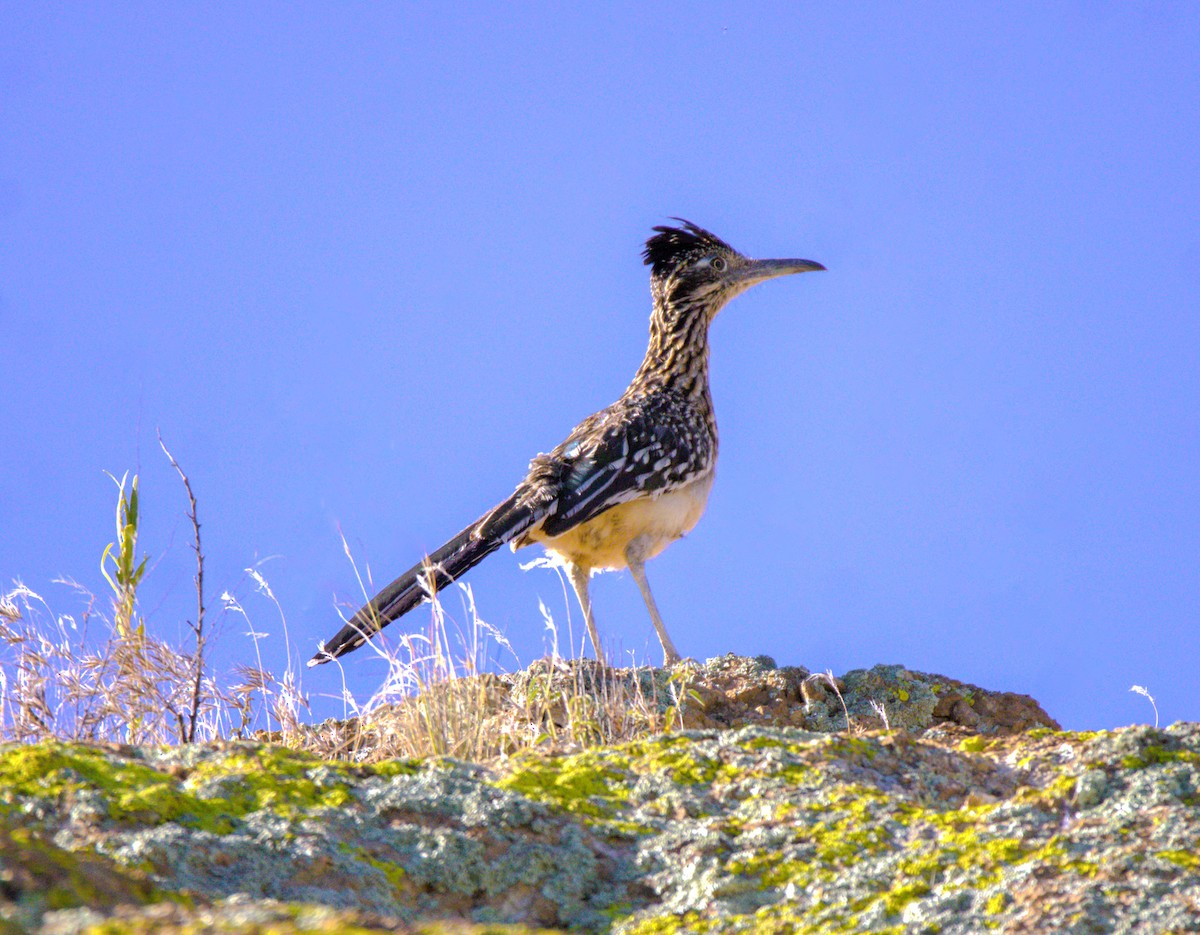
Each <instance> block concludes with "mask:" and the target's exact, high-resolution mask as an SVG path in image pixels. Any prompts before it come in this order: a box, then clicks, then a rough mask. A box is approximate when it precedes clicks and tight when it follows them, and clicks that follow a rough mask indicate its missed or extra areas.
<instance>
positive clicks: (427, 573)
mask: <svg viewBox="0 0 1200 935" xmlns="http://www.w3.org/2000/svg"><path fill="white" fill-rule="evenodd" d="M519 493H520V491H518V492H517V493H514V494H513V495H512V496H511V497H509V498H508V499H507V500H505V501H504V502H503V503H501V504H500V505H499V506H497V507H496V508H495V509H493V510H491V511H490V512H489V513H487V514H486V515H485V516H483V517H481V518H480V519H478V520H477V521H475V522H474V523H472V524H471V525H470V526H468V527H467V528H466V529H464V530H463V531H462V532H460V533H459V534H458V535H457V536H455V537H454V538H453V539H451V540H450V541H449V542H447V543H446V544H445V545H443V546H442V547H441V548H440V549H438V550H436V551H435V552H433V553H432V554H430V555H429V556H427V557H426V558H425V559H423V560H422V561H420V562H418V563H417V564H416V565H413V567H412V568H410V569H409V570H408V571H406V572H405V573H404V574H402V575H401V576H400V577H399V578H397V579H396V580H395V581H393V582H392V583H391V584H389V585H388V586H387V587H386V588H384V589H383V590H382V591H380V592H379V593H378V594H376V595H375V596H374V597H373V598H371V600H370V601H369V602H368V603H367V604H366V605H365V606H363V607H362V608H361V609H359V611H358V612H357V613H355V615H354V616H353V617H351V618H350V620H349V622H348V623H347V624H346V625H345V626H344V627H342V628H341V629H340V630H338V632H337V633H335V634H334V636H333V638H332V639H331V640H329V641H328V642H327V643H325V644H323V645H322V646H321V648H320V650H319V651H318V652H317V654H316V655H315V656H313V657H312V659H310V660H309V662H308V664H309V665H310V666H315V665H320V664H321V663H323V662H329V661H330V660H332V659H336V658H338V656H344V655H345V654H346V653H348V652H350V651H351V650H353V649H357V648H358V647H359V646H362V645H363V643H365V642H366V641H367V640H368V639H370V638H371V637H372V636H374V635H375V634H376V633H378V632H379V631H380V630H382V629H383V628H384V627H386V626H387V625H388V624H389V623H391V622H392V621H393V620H398V619H399V618H400V617H403V616H404V615H405V614H406V613H408V612H409V611H410V610H412V609H413V608H414V607H416V606H417V605H418V604H420V603H421V601H423V600H424V599H425V597H426V596H427V595H428V594H429V592H430V591H440V590H441V589H442V588H445V587H446V586H447V585H449V584H450V583H451V582H453V581H455V580H457V579H458V578H459V577H460V576H462V575H464V574H466V573H467V572H468V571H470V570H471V569H472V568H474V567H475V566H476V565H478V564H479V563H480V562H482V561H483V560H484V559H485V558H487V557H488V556H489V555H491V554H492V553H493V552H495V551H496V550H497V549H498V548H500V546H502V545H503V544H504V543H506V542H508V541H509V540H510V539H512V538H513V537H514V536H517V535H519V534H520V533H521V532H524V531H525V530H526V529H528V528H529V527H530V526H531V525H532V524H533V523H535V522H537V521H538V519H540V518H541V516H542V515H543V514H544V510H535V509H533V508H531V507H530V506H528V505H522V504H520V503H519V502H518V495H519Z"/></svg>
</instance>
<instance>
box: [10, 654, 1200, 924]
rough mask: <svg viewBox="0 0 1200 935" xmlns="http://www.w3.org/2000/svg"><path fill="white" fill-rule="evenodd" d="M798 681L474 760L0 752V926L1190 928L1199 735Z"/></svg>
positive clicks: (1021, 703) (952, 686) (845, 682)
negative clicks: (691, 719) (646, 728)
mask: <svg viewBox="0 0 1200 935" xmlns="http://www.w3.org/2000/svg"><path fill="white" fill-rule="evenodd" d="M646 677H648V678H650V679H657V678H659V677H660V676H659V675H658V674H652V675H649V676H646ZM666 677H669V678H678V677H677V676H676V674H675V673H669V674H668V675H667V676H666ZM810 678H811V677H810V675H809V673H807V672H806V671H805V670H802V669H778V668H775V667H774V666H773V664H770V662H769V660H764V659H761V658H760V659H740V660H739V659H736V658H735V657H724V658H723V659H721V660H715V661H713V662H710V663H708V664H706V665H705V666H699V667H695V669H694V670H693V671H692V672H691V673H690V674H687V675H685V676H683V681H684V682H685V683H688V684H691V685H692V686H693V689H689V690H688V691H689V692H691V691H693V690H694V694H690V693H689V694H687V695H686V697H687V698H690V699H691V700H692V702H693V704H694V705H695V707H694V708H692V710H693V712H699V713H700V714H701V715H702V716H703V717H704V718H707V719H708V720H709V721H711V722H712V724H714V725H717V726H708V727H705V728H703V729H689V730H683V731H678V732H674V733H670V734H666V735H658V736H653V737H648V738H645V739H642V740H637V741H634V742H629V743H623V744H617V745H611V746H605V747H591V748H587V749H581V750H579V751H577V752H571V753H558V754H545V753H534V752H524V753H520V754H517V755H514V756H511V757H507V758H504V759H500V760H496V761H493V762H490V763H488V764H486V765H483V764H469V763H462V762H456V761H452V760H445V759H442V760H427V761H388V762H382V763H377V764H373V765H366V764H357V765H355V764H349V763H345V762H339V761H329V760H323V759H320V758H318V757H315V756H312V755H310V754H305V753H300V752H296V751H292V750H286V749H283V748H281V747H278V746H273V745H270V744H263V743H224V744H219V745H212V746H206V747H185V748H174V749H142V748H131V747H120V746H109V747H85V746H77V745H70V744H39V745H36V746H25V747H21V746H7V747H3V748H0V919H2V920H3V921H2V922H0V933H2V932H3V931H5V929H4V928H3V925H8V926H9V929H8V930H11V931H35V930H40V931H43V932H46V933H67V932H102V931H129V932H141V931H145V932H151V931H155V932H158V931H162V932H173V931H178V932H184V931H207V930H216V931H229V932H260V931H261V932H267V931H270V932H279V933H287V932H293V931H294V932H301V931H347V932H354V931H360V932H375V931H414V932H415V931H422V932H440V931H454V932H463V933H468V932H469V933H474V935H478V933H483V932H497V933H499V932H514V933H515V932H525V931H535V930H542V931H545V930H566V929H571V930H573V931H583V932H614V933H622V935H633V933H669V932H755V933H768V932H778V933H785V932H826V931H847V932H858V931H863V932H867V931H880V932H883V931H892V932H901V931H915V932H922V931H925V932H942V933H955V932H960V933H973V932H979V931H985V930H989V929H993V928H994V929H998V930H1003V931H1027V932H1044V931H1060V930H1061V931H1067V930H1071V931H1096V932H1105V931H1130V932H1135V931H1146V932H1160V931H1200V924H1198V923H1197V921H1196V920H1197V919H1198V918H1200V859H1198V858H1197V856H1196V855H1197V853H1198V852H1200V808H1197V806H1198V805H1200V725H1195V724H1179V725H1175V726H1173V727H1171V728H1167V729H1166V730H1155V729H1151V728H1145V727H1139V728H1127V729H1124V730H1118V731H1111V732H1101V733H1092V734H1078V733H1064V732H1060V731H1057V730H1053V729H1051V728H1049V727H1037V728H1034V729H1032V730H1025V731H1023V732H1022V731H1021V729H1020V727H1019V726H1018V725H1019V724H1021V723H1025V724H1026V725H1028V724H1029V723H1030V722H1034V723H1036V722H1038V721H1039V720H1041V721H1048V720H1049V719H1048V718H1046V717H1045V715H1044V713H1040V712H1041V709H1040V708H1037V706H1036V704H1035V703H1033V702H1032V701H1031V700H1028V699H1025V700H1022V696H1015V695H1003V694H999V693H988V692H983V690H981V689H974V688H973V687H971V686H965V685H963V684H961V683H957V682H953V681H952V680H949V679H944V678H941V677H938V676H928V675H923V674H920V673H916V672H911V671H910V670H907V669H904V668H903V667H900V666H877V667H875V668H874V669H871V670H863V671H859V672H852V673H847V674H846V675H844V676H842V678H841V679H840V680H837V679H832V678H829V679H826V678H825V677H821V680H820V683H821V687H819V688H818V687H814V686H815V680H814V681H810ZM531 684H534V683H533V682H532V681H529V682H527V683H526V690H543V689H551V690H552V689H553V685H552V684H550V683H544V684H543V685H542V689H538V688H536V686H535V687H534V688H533V689H530V688H529V685H531ZM695 686H701V687H703V688H704V689H705V691H700V690H699V689H695V688H694V687H695ZM674 697H675V698H676V700H679V699H680V698H682V697H685V696H683V695H681V694H679V693H678V692H677V693H676V694H675V696H674ZM948 699H949V700H948ZM870 701H874V702H875V704H874V705H871V704H870V703H869V702H870ZM681 707H682V706H681ZM956 708H959V709H961V710H959V711H958V713H957V714H955V713H954V710H955V709H956ZM967 710H969V711H971V712H974V713H975V714H976V718H975V723H974V725H973V727H972V726H971V725H968V724H966V723H965V722H966V721H968V720H971V718H970V717H969V716H968V715H967V714H965V713H964V712H965V711H967ZM939 712H941V713H939ZM797 715H798V716H797ZM870 718H874V719H875V721H870V720H868V719H870ZM739 720H740V721H741V722H742V723H741V724H740V725H739V726H736V727H735V726H732V722H733V721H739ZM797 720H799V721H801V722H802V724H803V726H800V725H798V724H797V723H796V721H797ZM885 720H886V722H887V724H888V725H889V726H890V728H891V730H872V729H867V725H868V724H873V723H875V722H878V723H879V724H880V725H882V723H884V721H885ZM847 721H849V724H850V727H851V728H852V729H851V730H850V731H846V730H845V727H846V724H847ZM839 722H840V725H841V730H840V731H837V728H838V725H839ZM1051 723H1052V722H1051ZM815 727H821V728H823V729H822V730H816V729H813V728H815ZM507 926H517V927H518V928H507Z"/></svg>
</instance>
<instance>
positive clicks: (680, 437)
mask: <svg viewBox="0 0 1200 935" xmlns="http://www.w3.org/2000/svg"><path fill="white" fill-rule="evenodd" d="M676 220H679V221H680V224H681V226H680V227H656V228H654V230H655V234H654V236H653V237H651V238H650V239H649V240H647V241H646V249H645V252H644V253H643V259H644V260H645V263H646V265H647V266H649V267H650V268H651V270H650V292H651V295H652V296H653V299H654V310H653V312H652V313H651V315H650V346H649V347H648V348H647V349H646V358H645V360H643V361H642V366H641V367H639V368H638V372H637V373H636V374H635V375H634V378H633V382H632V383H630V384H629V389H627V390H626V391H625V392H624V394H623V395H622V396H621V398H620V399H618V400H617V401H616V402H615V403H613V404H612V405H611V406H609V407H608V408H607V409H602V410H600V411H599V412H597V413H595V414H594V415H591V416H588V418H586V419H584V420H583V421H582V422H580V423H579V425H577V426H576V427H575V428H574V430H573V431H572V432H571V434H570V435H568V436H567V438H566V440H565V441H564V442H563V443H562V444H560V445H559V446H558V447H557V448H555V449H554V450H553V451H551V452H550V453H549V454H539V455H538V456H537V457H536V458H534V459H533V460H532V461H531V462H530V464H529V473H528V474H527V475H526V477H525V479H524V480H523V481H521V483H520V484H519V485H518V486H517V489H516V490H515V491H514V492H513V494H512V496H511V497H509V498H508V499H507V500H505V501H504V502H503V503H501V504H500V505H499V506H497V507H495V508H494V509H492V510H490V511H489V512H488V513H486V514H484V515H483V516H482V517H480V518H479V519H478V520H476V521H475V522H474V523H472V524H471V525H470V526H468V527H467V528H466V529H464V530H463V531H462V532H460V533H459V534H458V535H457V536H455V537H454V538H453V539H451V540H450V541H449V542H447V543H446V544H445V545H444V546H442V547H441V548H440V549H438V550H437V551H436V552H434V553H433V554H432V555H429V556H428V557H427V558H425V559H424V560H423V561H421V562H419V563H417V564H416V565H414V566H413V567H412V568H410V569H409V570H408V571H406V572H405V573H404V574H403V575H401V576H400V577H399V578H397V579H396V580H395V581H393V582H392V583H391V584H389V585H388V586H387V587H386V588H384V589H383V590H382V591H380V592H379V593H378V594H377V595H376V596H375V597H374V598H372V599H371V601H370V603H368V604H367V605H366V606H365V607H363V608H362V609H361V610H359V611H358V612H357V613H356V614H355V615H354V616H353V617H352V618H351V619H350V622H349V623H347V624H346V625H345V626H344V627H342V629H341V630H339V631H338V632H337V633H336V634H335V635H334V637H333V639H332V640H330V641H329V642H328V643H327V644H324V645H322V647H321V649H320V651H319V652H318V653H317V654H316V655H315V656H313V658H312V660H311V661H310V662H309V665H310V666H313V665H318V664H320V663H322V662H328V661H329V660H331V659H336V658H337V657H338V656H341V655H343V654H344V653H348V652H350V650H352V649H356V648H357V647H359V646H361V645H362V644H363V643H364V642H365V641H366V640H367V639H368V638H370V637H371V636H374V635H375V634H376V633H378V632H379V631H380V630H381V629H382V628H383V627H385V626H387V625H388V624H389V623H391V622H392V621H393V620H395V619H397V618H398V617H400V616H402V615H403V614H406V613H408V611H410V610H412V609H413V608H414V607H416V606H417V605H418V604H420V603H421V601H422V600H423V599H424V598H425V597H426V596H427V595H428V594H430V593H432V592H435V591H436V590H438V589H441V588H444V587H445V586H446V585H448V584H449V583H450V582H451V581H454V580H455V579H456V578H458V577H459V576H460V575H462V574H463V573H464V572H466V571H467V570H468V569H470V568H473V567H474V566H475V565H477V564H478V563H479V562H481V561H483V559H484V558H486V557H487V556H488V555H490V554H491V553H492V552H494V551H496V549H498V548H500V546H502V545H503V544H505V543H506V542H507V543H508V544H509V545H510V546H511V547H512V548H513V550H514V551H515V550H516V549H519V548H520V547H521V546H525V545H530V544H531V543H534V542H538V543H541V544H542V546H543V547H544V548H545V549H546V551H548V552H552V553H553V554H554V555H556V556H558V557H559V558H560V559H561V560H562V561H563V563H564V564H565V565H566V569H567V574H568V577H569V578H570V579H571V584H572V586H573V587H574V588H575V593H576V595H577V596H578V597H579V604H580V606H581V607H582V608H583V618H584V621H585V622H586V623H587V630H588V635H589V636H590V637H591V641H592V648H593V649H594V650H595V652H596V658H597V659H598V660H599V661H600V662H601V663H603V662H604V650H603V649H601V647H600V636H599V634H598V633H597V632H596V622H595V620H594V619H593V616H592V602H591V599H590V598H589V597H588V578H589V577H590V576H591V575H592V573H593V572H595V571H605V570H616V569H621V568H628V569H629V570H630V572H631V573H632V574H633V580H634V581H636V582H637V585H638V588H639V589H640V590H641V592H642V597H643V598H644V599H645V601H646V607H647V609H648V610H649V611H650V620H651V621H652V622H653V624H654V629H655V630H656V631H657V632H658V639H659V641H660V642H661V643H662V648H663V656H664V659H665V662H666V663H668V664H669V663H673V662H678V661H679V652H678V651H677V650H676V649H675V644H674V643H672V642H671V637H670V636H668V635H667V628H666V627H665V626H664V625H663V621H662V615H661V614H659V612H658V607H657V605H655V603H654V597H653V596H652V595H651V593H650V585H649V583H648V582H647V581H646V571H645V563H646V560H647V559H651V558H653V557H654V556H656V555H658V553H659V552H661V551H662V550H663V549H665V548H666V547H667V546H668V545H670V544H671V543H672V542H674V541H675V540H676V539H678V538H680V537H681V536H683V535H685V534H687V533H688V532H689V531H690V530H691V529H692V527H693V526H695V525H696V523H697V521H698V520H699V519H700V514H701V513H703V512H704V504H705V501H707V500H708V492H709V490H710V489H711V488H712V482H713V472H714V470H715V468H716V464H717V423H716V419H715V418H714V416H713V407H712V397H711V396H710V395H709V390H708V326H709V325H710V324H711V323H712V320H713V318H715V317H716V315H717V312H719V311H720V310H721V309H722V307H724V305H725V303H726V302H728V301H729V300H730V299H732V298H733V297H734V296H736V295H739V294H740V293H742V292H744V291H746V290H747V289H749V288H750V287H751V286H753V285H755V284H757V283H760V282H763V281H764V280H767V279H773V278H775V277H776V276H787V275H789V274H791V273H803V272H807V271H809V270H823V269H824V268H825V267H824V266H822V265H821V264H820V263H814V262H813V261H812V260H752V259H750V258H749V257H746V256H743V255H742V254H740V253H738V252H737V251H736V250H734V249H733V247H731V246H729V244H727V243H725V241H723V240H721V239H720V238H719V237H716V236H714V235H713V234H710V233H709V232H708V231H706V230H703V229H701V228H699V227H697V226H696V225H695V224H692V223H690V222H688V221H683V220H682V219H676Z"/></svg>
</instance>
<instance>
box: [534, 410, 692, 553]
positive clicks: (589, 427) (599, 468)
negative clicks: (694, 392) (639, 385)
mask: <svg viewBox="0 0 1200 935" xmlns="http://www.w3.org/2000/svg"><path fill="white" fill-rule="evenodd" d="M690 415H691V414H690V412H689V410H688V408H687V407H686V405H684V404H683V403H682V402H679V403H675V402H673V401H672V400H670V399H665V398H662V397H661V396H660V397H658V398H656V399H647V398H643V399H637V400H632V401H623V402H621V403H618V404H615V405H614V406H610V407H609V408H608V409H606V410H604V411H602V412H600V413H597V414H596V415H595V416H593V417H592V418H590V419H587V420H585V421H584V422H583V423H581V424H580V425H579V426H578V427H577V428H576V429H575V430H574V431H573V432H572V433H571V434H570V435H569V436H568V437H567V439H566V441H564V442H563V443H562V444H561V445H559V446H558V448H556V449H555V450H554V451H553V452H552V453H551V455H550V456H549V457H555V458H557V460H558V461H559V462H560V463H561V464H562V468H561V469H560V471H559V472H558V474H557V477H556V478H555V480H556V485H557V491H556V496H555V498H554V499H555V504H554V509H553V510H552V511H551V512H550V513H549V514H548V515H547V516H546V519H545V521H544V522H543V523H542V525H541V531H542V532H543V533H545V534H547V535H550V536H559V535H562V534H563V533H565V532H567V531H568V530H570V529H572V528H574V527H575V526H578V525H579V524H581V523H585V522H587V521H588V520H589V519H592V518H593V517H595V516H598V515H599V514H601V513H603V512H604V511H605V510H607V509H610V508H611V507H614V506H617V505H618V504H620V503H626V502H628V501H630V500H636V499H637V498H639V497H646V496H658V495H659V494H661V493H663V492H664V491H667V490H671V489H674V488H676V487H681V486H683V485H685V484H687V483H690V482H691V481H692V480H695V479H696V477H698V476H699V475H700V474H702V473H703V472H705V471H707V470H711V464H712V460H713V459H712V457H711V453H712V452H711V448H712V446H713V445H714V444H715V442H714V441H713V439H712V437H711V434H710V433H709V432H708V431H707V430H706V427H705V426H703V425H700V426H698V425H696V424H695V420H694V418H691V417H690Z"/></svg>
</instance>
